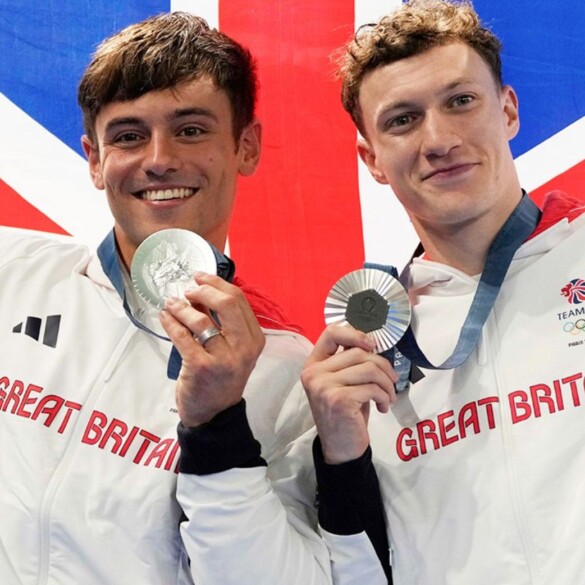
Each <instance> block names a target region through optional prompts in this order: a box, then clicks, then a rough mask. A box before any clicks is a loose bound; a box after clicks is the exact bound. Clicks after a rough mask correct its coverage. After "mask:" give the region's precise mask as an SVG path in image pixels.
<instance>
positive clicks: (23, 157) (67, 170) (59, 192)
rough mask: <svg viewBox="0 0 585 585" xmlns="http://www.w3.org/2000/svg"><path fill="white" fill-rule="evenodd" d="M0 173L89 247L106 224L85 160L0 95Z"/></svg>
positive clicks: (102, 202) (102, 196)
mask: <svg viewBox="0 0 585 585" xmlns="http://www.w3.org/2000/svg"><path fill="white" fill-rule="evenodd" d="M0 128H2V131H1V132H0V178H2V180H3V181H5V182H6V183H7V184H8V185H10V187H12V189H14V190H15V191H16V192H17V193H18V194H19V195H21V196H22V197H24V198H25V199H26V200H27V201H29V202H30V203H31V205H33V206H34V207H36V208H37V209H38V210H39V211H41V212H42V213H44V214H45V215H47V216H48V217H50V218H51V219H52V220H53V221H54V222H56V223H58V224H59V225H60V226H61V227H62V228H63V229H65V230H66V231H68V232H69V233H70V234H72V235H73V236H75V237H76V239H79V240H81V241H83V242H85V243H87V244H88V245H89V246H92V247H93V246H95V245H97V244H98V243H99V242H100V241H101V240H102V239H103V237H104V236H105V234H106V233H107V231H108V230H109V229H111V227H112V217H111V215H110V211H109V208H108V205H107V202H106V196H105V194H104V193H103V192H102V191H98V190H97V189H95V187H94V186H93V184H92V182H91V180H90V176H89V170H88V165H87V162H86V161H85V160H84V159H83V158H82V157H81V156H79V154H77V153H76V152H75V151H73V150H71V149H70V148H69V147H68V146H67V145H66V144H64V143H63V142H61V140H59V139H58V138H57V137H56V136H54V135H53V134H51V133H50V132H49V131H48V130H47V129H46V128H44V127H43V126H42V125H41V124H39V123H38V122H36V121H35V120H34V119H33V118H31V117H30V116H29V115H28V114H26V113H25V112H24V111H22V110H21V109H20V108H19V107H18V106H16V105H15V104H14V103H12V102H11V101H10V100H9V99H8V98H7V97H6V96H5V95H3V94H0Z"/></svg>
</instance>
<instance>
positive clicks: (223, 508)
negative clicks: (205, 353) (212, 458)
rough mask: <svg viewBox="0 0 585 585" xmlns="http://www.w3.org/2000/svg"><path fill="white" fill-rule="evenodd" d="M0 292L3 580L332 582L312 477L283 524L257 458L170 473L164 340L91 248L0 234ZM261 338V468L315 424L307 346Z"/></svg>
mask: <svg viewBox="0 0 585 585" xmlns="http://www.w3.org/2000/svg"><path fill="white" fill-rule="evenodd" d="M0 291H1V295H0V324H1V330H0V583H1V585H150V584H152V585H171V584H175V583H180V584H185V583H192V579H193V580H194V581H195V582H196V583H197V585H227V584H228V583H237V584H238V585H245V584H250V585H260V584H265V585H277V584H279V583H283V584H293V583H294V584H298V585H309V584H320V585H322V584H325V583H328V582H329V580H330V576H329V574H330V569H329V557H328V552H327V549H326V548H325V546H324V545H323V543H322V541H321V540H320V538H319V537H318V536H317V534H316V532H315V531H314V527H315V525H316V519H315V515H314V513H313V512H312V510H311V509H310V508H311V505H312V503H313V499H314V491H313V490H314V487H313V480H311V479H310V478H309V479H308V480H307V483H306V486H307V493H308V494H311V497H310V501H309V500H307V502H306V506H303V505H301V506H300V507H298V514H295V513H294V512H289V521H290V524H289V523H288V522H287V520H286V516H285V511H284V508H283V506H282V505H281V503H280V500H279V499H278V498H277V497H276V495H275V494H274V492H273V491H272V489H271V487H270V482H269V481H268V480H267V478H266V468H265V467H258V468H253V469H231V470H229V471H227V472H224V473H219V474H214V475H209V476H201V477H198V476H195V475H183V474H180V475H179V474H178V473H177V463H178V457H179V451H178V443H177V434H176V427H177V423H178V415H177V411H176V408H175V401H174V381H173V380H169V379H168V378H167V376H166V367H167V360H168V356H169V353H170V349H171V345H170V342H168V341H163V340H159V339H157V338H156V337H154V336H152V335H150V334H148V333H145V332H143V331H141V330H139V329H137V328H136V327H135V326H134V325H133V324H132V323H131V322H130V321H129V319H128V318H127V316H126V315H125V313H124V311H123V309H122V305H121V301H120V298H119V296H118V294H117V293H116V292H115V290H114V289H113V287H112V285H111V283H110V282H109V280H108V279H107V278H106V276H105V274H104V273H103V271H102V268H101V266H100V263H99V261H98V260H97V258H96V257H95V256H93V255H90V254H89V253H88V251H87V250H86V249H85V248H84V247H83V246H80V245H77V244H74V243H69V242H63V241H55V240H50V239H45V238H43V237H37V236H35V235H31V234H30V233H28V234H26V235H23V234H22V232H21V231H18V230H11V229H1V230H0ZM151 317H152V315H151ZM264 317H266V315H265V316H264ZM268 317H270V316H269V315H268ZM150 320H151V324H152V323H153V322H155V321H156V317H155V318H154V319H152V318H151V319H150ZM262 322H263V321H262V320H261V323H262ZM266 322H269V320H267V319H264V323H266ZM264 332H265V334H266V347H265V349H264V351H263V353H262V355H261V357H260V359H259V360H258V363H257V366H256V368H255V370H254V372H253V374H252V376H251V378H250V380H249V383H248V385H247V387H246V390H245V394H244V396H245V398H246V401H247V412H248V418H249V421H250V425H251V428H252V429H253V432H254V435H255V437H256V438H257V439H258V440H259V441H260V442H261V444H262V447H263V448H262V455H263V456H264V458H265V459H266V460H267V461H268V464H269V465H268V473H269V474H270V472H271V468H272V467H271V462H272V461H273V460H275V459H276V458H277V456H278V455H279V454H281V452H282V450H283V449H284V447H285V445H287V444H288V443H289V441H291V440H292V439H294V438H295V437H298V436H299V435H301V434H302V433H303V432H304V431H305V430H307V429H308V428H309V427H310V426H311V418H310V414H309V410H308V408H307V403H306V400H305V398H304V394H303V392H302V388H301V387H300V385H299V384H298V377H299V371H300V369H301V367H302V364H303V363H304V360H305V358H306V356H307V353H308V351H309V350H310V344H309V343H308V341H307V340H306V339H305V338H304V337H302V336H301V335H298V334H295V333H292V332H290V331H282V330H276V329H274V328H270V327H264ZM284 473H285V474H286V473H289V474H290V473H292V472H291V471H290V470H287V471H286V472H284ZM177 479H178V480H179V487H178V488H177ZM177 497H178V498H179V499H180V500H181V504H182V506H183V509H184V511H185V513H186V515H187V517H188V518H189V521H186V522H184V523H183V524H182V528H181V533H182V535H183V538H184V541H183V540H182V538H181V534H180V531H179V523H180V522H181V519H182V509H181V507H180V505H179V503H178V501H177ZM183 520H184V518H183ZM271 524H274V526H275V529H274V530H272V529H271V528H270V529H269V530H266V527H267V526H268V527H270V525H271ZM293 527H296V528H298V530H299V531H300V532H301V533H302V534H303V538H300V537H299V536H298V534H297V532H296V530H294V528H293ZM188 558H190V559H191V564H192V570H193V577H191V569H190V568H189V567H188V564H189V561H188ZM202 560H203V561H204V562H203V563H202V562H201V561H202Z"/></svg>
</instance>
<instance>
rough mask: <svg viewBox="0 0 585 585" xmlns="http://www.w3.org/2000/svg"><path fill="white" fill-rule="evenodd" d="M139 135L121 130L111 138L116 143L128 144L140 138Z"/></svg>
mask: <svg viewBox="0 0 585 585" xmlns="http://www.w3.org/2000/svg"><path fill="white" fill-rule="evenodd" d="M140 139H141V136H140V134H138V133H137V132H123V133H122V134H118V136H116V137H115V138H114V140H113V142H114V143H116V144H128V143H132V142H136V141H137V140H140Z"/></svg>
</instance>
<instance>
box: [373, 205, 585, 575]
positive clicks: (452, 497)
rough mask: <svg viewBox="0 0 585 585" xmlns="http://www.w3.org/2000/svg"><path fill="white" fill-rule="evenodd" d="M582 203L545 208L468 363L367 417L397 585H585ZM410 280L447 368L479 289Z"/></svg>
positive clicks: (429, 272) (467, 283)
mask: <svg viewBox="0 0 585 585" xmlns="http://www.w3.org/2000/svg"><path fill="white" fill-rule="evenodd" d="M573 203H574V202H573ZM580 205H582V203H581V204H578V203H574V204H571V203H570V202H567V201H566V200H565V199H563V198H562V197H560V196H558V195H555V196H552V197H551V198H549V200H548V201H547V204H546V206H545V209H544V215H543V218H542V220H541V226H540V229H539V230H538V233H537V235H535V236H534V237H532V238H531V239H529V240H528V241H527V242H526V243H524V244H523V245H522V246H521V248H520V249H519V250H518V251H517V253H516V255H515V258H514V260H513V262H512V265H511V267H510V269H509V272H508V274H507V276H506V279H505V281H504V283H503V286H502V288H501V291H500V293H499V295H498V297H497V300H496V302H495V306H494V308H493V310H492V311H491V314H490V316H489V318H488V320H487V322H486V324H485V326H484V328H483V331H482V335H481V338H480V341H479V344H478V346H477V347H476V348H475V349H474V351H473V352H472V354H471V355H470V357H469V358H468V360H467V361H466V362H465V363H464V364H462V365H461V366H460V367H458V368H456V369H455V370H450V371H437V370H435V371H430V370H423V373H424V374H425V377H424V378H423V379H422V380H421V381H419V382H417V383H415V384H412V385H411V387H410V389H409V391H408V392H404V393H401V394H400V395H399V397H398V401H397V403H396V404H395V405H394V406H393V407H392V408H391V410H390V412H389V413H387V414H380V413H377V412H375V411H374V409H372V414H371V419H370V427H369V428H370V435H371V445H372V450H373V455H374V461H375V465H376V468H377V471H378V477H379V480H380V484H381V488H382V493H383V498H384V505H385V509H386V514H387V520H388V527H389V538H390V541H391V556H392V572H393V577H394V582H395V584H396V585H441V584H446V585H471V584H472V585H494V584H496V583H497V584H498V585H567V584H571V585H578V584H580V583H581V584H582V583H585V550H584V548H583V534H584V532H585V410H584V408H585V252H584V251H585V214H583V215H581V212H582V211H583V209H578V207H579V206H580ZM571 207H576V208H577V209H572V210H571V211H570V212H569V213H566V212H567V211H568V210H569V209H570V208H571ZM565 215H567V216H568V218H567V217H565V218H559V217H558V216H565ZM569 220H571V221H569ZM546 224H552V225H550V227H546ZM411 280H412V282H411V284H410V290H411V292H412V293H413V296H414V298H415V303H416V304H415V306H414V321H413V326H414V329H415V333H416V337H417V340H418V342H419V345H420V346H421V349H422V350H423V352H424V353H425V354H426V355H427V357H428V358H429V359H430V360H431V362H433V363H442V362H443V360H444V359H446V358H447V357H448V355H449V354H450V353H451V351H452V350H453V348H454V347H455V343H456V341H457V337H458V334H459V331H460V326H461V325H462V324H463V321H464V318H465V316H466V314H467V310H468V308H469V306H470V303H471V300H472V298H473V295H474V293H475V290H476V286H477V282H478V279H477V278H472V277H469V276H467V275H466V274H464V273H461V272H459V271H458V270H455V269H453V268H450V267H447V266H444V265H440V264H437V263H434V262H431V261H427V260H415V262H414V264H413V267H412V272H411Z"/></svg>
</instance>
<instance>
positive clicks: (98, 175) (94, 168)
mask: <svg viewBox="0 0 585 585" xmlns="http://www.w3.org/2000/svg"><path fill="white" fill-rule="evenodd" d="M81 147H82V148H83V152H85V156H86V157H87V162H88V163H89V174H90V176H91V180H92V182H93V184H94V186H95V188H96V189H101V190H103V189H104V181H103V177H102V166H101V164H100V153H99V150H98V148H97V146H95V144H94V143H93V142H92V141H91V140H90V138H89V137H88V136H87V134H84V135H83V136H82V137H81Z"/></svg>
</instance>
